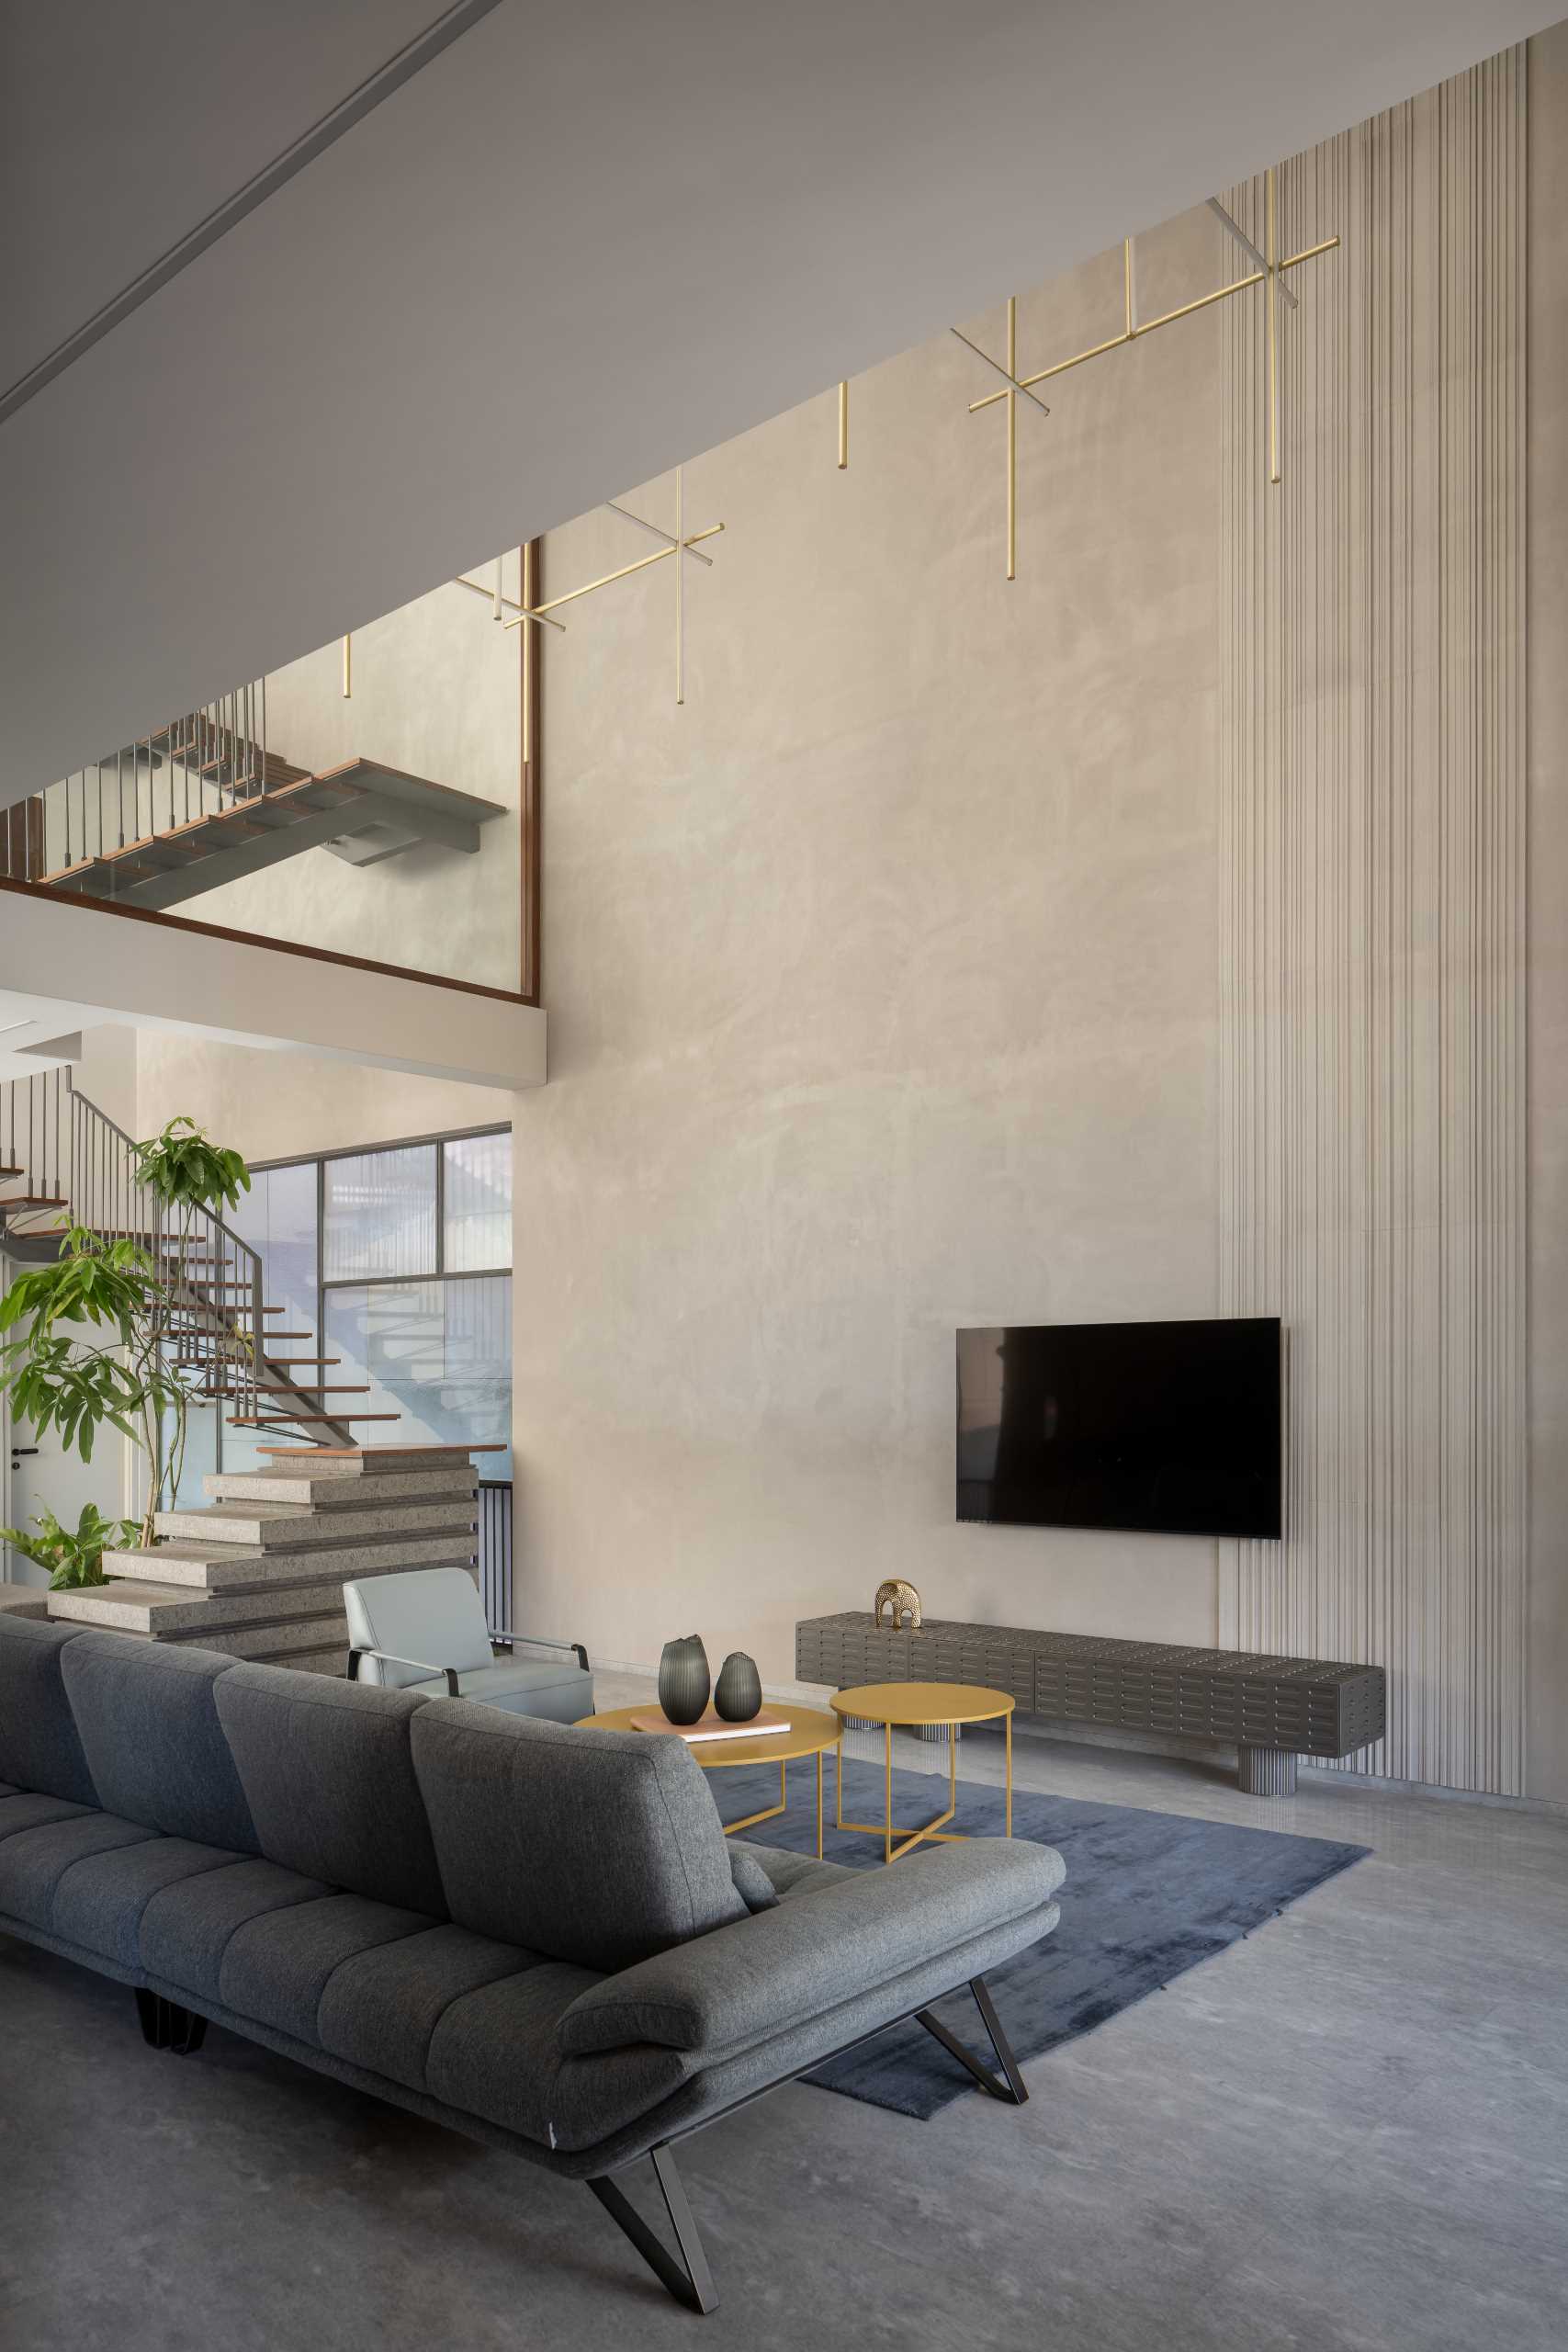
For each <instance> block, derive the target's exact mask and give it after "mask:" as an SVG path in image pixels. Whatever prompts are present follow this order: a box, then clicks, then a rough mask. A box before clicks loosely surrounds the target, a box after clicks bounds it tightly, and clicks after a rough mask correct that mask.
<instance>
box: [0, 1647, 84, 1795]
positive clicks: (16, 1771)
mask: <svg viewBox="0 0 1568 2352" xmlns="http://www.w3.org/2000/svg"><path fill="white" fill-rule="evenodd" d="M82 1634H83V1628H82V1627H81V1626H80V1625H54V1624H51V1623H48V1622H47V1621H46V1620H42V1619H39V1618H37V1617H16V1616H13V1615H12V1614H11V1612H10V1611H8V1610H3V1609H0V1781H9V1782H10V1783H11V1785H12V1787H13V1788H17V1789H37V1790H39V1792H41V1793H42V1794H43V1795H45V1796H51V1797H69V1798H70V1799H71V1801H72V1803H73V1804H97V1802H98V1792H97V1790H96V1788H95V1787H94V1785H93V1776H92V1774H91V1772H90V1771H89V1770H88V1769H87V1758H86V1757H85V1754H84V1753H83V1748H82V1737H81V1734H80V1733H79V1732H78V1731H77V1729H76V1719H75V1717H74V1716H73V1713H72V1712H71V1702H70V1700H69V1699H68V1698H67V1697H66V1694H65V1684H64V1681H63V1679H62V1675H61V1671H60V1666H61V1658H62V1654H63V1652H64V1651H65V1650H66V1649H68V1648H69V1647H70V1645H71V1644H72V1643H73V1642H74V1641H79V1640H80V1639H81V1638H82Z"/></svg>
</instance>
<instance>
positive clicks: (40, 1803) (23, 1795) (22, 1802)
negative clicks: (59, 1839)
mask: <svg viewBox="0 0 1568 2352" xmlns="http://www.w3.org/2000/svg"><path fill="white" fill-rule="evenodd" d="M92 1811H93V1807H92V1806H91V1805H87V1804H72V1803H71V1800H70V1799H69V1798H68V1797H42V1796H39V1793H38V1792H37V1791H36V1790H35V1789H12V1790H8V1791H7V1792H6V1795H5V1796H3V1797H0V1839H4V1838H14V1837H15V1836H16V1835H17V1831H18V1830H19V1829H41V1828H42V1827H43V1826H44V1825H45V1823H46V1822H51V1821H74V1820H75V1819H76V1818H77V1816H78V1815H81V1814H84V1813H91V1812H92Z"/></svg>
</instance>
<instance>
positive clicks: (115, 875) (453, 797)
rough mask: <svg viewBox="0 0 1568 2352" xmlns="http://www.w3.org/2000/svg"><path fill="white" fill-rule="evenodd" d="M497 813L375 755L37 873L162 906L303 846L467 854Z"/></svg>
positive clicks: (374, 854)
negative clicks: (427, 848)
mask: <svg viewBox="0 0 1568 2352" xmlns="http://www.w3.org/2000/svg"><path fill="white" fill-rule="evenodd" d="M296 775H298V771H296ZM505 814H506V811H505V809H503V808H502V805H501V803H500V802H499V801H494V800H481V799H480V798H479V797H478V795H477V794H474V793H471V792H455V791H453V790H452V789H451V787H450V786H446V785H443V784H433V783H432V782H431V781H430V780H429V778H428V777H425V776H415V775H405V774H404V773H403V771H402V770H401V769H400V768H390V767H388V766H386V765H385V764H384V763H382V762H380V761H377V760H350V761H348V762H347V763H345V764H344V766H343V767H340V768H333V769H330V770H328V771H327V772H326V773H324V774H323V775H303V776H298V780H297V781H295V782H291V783H286V784H282V785H279V786H276V789H274V788H271V787H270V786H269V788H268V789H267V790H266V791H265V792H263V793H256V794H254V796H253V797H250V798H248V799H244V800H241V801H238V802H236V803H235V804H234V805H233V806H232V807H231V808H229V809H221V810H211V811H209V812H208V813H207V814H205V815H202V816H197V817H193V818H191V819H190V820H188V821H187V822H186V823H184V824H181V825H177V826H175V827H173V828H171V829H170V830H169V831H162V832H155V833H152V834H151V835H149V836H147V837H145V838H143V839H141V840H139V841H134V842H127V843H126V845H125V847H124V848H123V849H118V848H117V849H113V850H109V851H107V852H105V853H103V854H99V855H95V856H90V857H83V858H79V859H78V860H77V861H76V862H75V863H74V864H73V865H67V866H62V867H61V868H60V869H58V871H56V872H55V873H52V874H48V875H45V876H44V877H43V879H44V880H45V882H46V883H48V884H49V885H50V886H51V887H52V888H55V889H59V890H69V891H73V892H76V893H79V894H80V895H82V896H83V897H85V898H95V899H114V900H115V901H116V902H117V903H118V904H119V905H124V906H136V907H152V908H160V909H161V908H165V907H173V906H178V905H179V904H180V903H181V901H182V900H183V899H194V898H197V897H198V896H199V895H200V893H201V892H202V891H204V890H213V889H216V888H218V887H219V885H220V883H224V882H236V881H239V880H241V879H243V876H246V875H248V874H259V873H261V872H263V871H264V870H265V868H266V867H267V866H269V865H279V864H280V863H281V862H282V861H283V860H284V859H285V858H290V857H297V856H299V854H300V853H301V852H302V851H304V850H307V849H317V848H333V849H337V848H340V847H341V848H343V849H344V854H348V856H349V862H350V863H351V864H355V865H366V864H374V863H377V862H378V860H379V859H380V858H383V857H390V856H395V855H397V854H399V853H400V852H401V851H402V850H405V849H412V847H414V845H415V844H416V843H417V842H434V843H436V844H437V845H438V846H440V847H442V848H445V849H453V850H460V851H463V852H465V853H467V854H470V855H471V854H473V853H474V852H475V851H477V850H478V848H479V827H480V826H481V825H487V824H490V823H491V821H492V820H494V819H495V818H497V817H502V816H504V815H505ZM356 843H357V844H358V851H357V854H355V844H356Z"/></svg>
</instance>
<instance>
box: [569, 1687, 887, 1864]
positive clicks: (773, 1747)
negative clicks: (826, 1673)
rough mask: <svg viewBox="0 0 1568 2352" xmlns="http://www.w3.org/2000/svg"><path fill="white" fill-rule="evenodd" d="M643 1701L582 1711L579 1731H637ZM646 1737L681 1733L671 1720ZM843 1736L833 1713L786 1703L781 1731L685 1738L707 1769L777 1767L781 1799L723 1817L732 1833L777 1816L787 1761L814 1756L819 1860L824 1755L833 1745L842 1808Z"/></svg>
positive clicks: (785, 1790) (784, 1797)
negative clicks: (636, 1704)
mask: <svg viewBox="0 0 1568 2352" xmlns="http://www.w3.org/2000/svg"><path fill="white" fill-rule="evenodd" d="M647 1712H648V1704H647V1702H646V1701H645V1702H643V1704H642V1705H641V1706H640V1707H611V1708H608V1709H606V1711H605V1713H604V1714H601V1715H583V1716H582V1717H581V1720H580V1723H579V1726H578V1727H579V1729H580V1730H589V1731H633V1732H635V1731H637V1730H638V1726H637V1724H635V1723H634V1722H633V1720H632V1718H633V1717H634V1716H635V1715H640V1714H646V1713H647ZM638 1736H639V1737H641V1738H644V1739H664V1738H669V1739H679V1737H680V1736H681V1735H680V1732H679V1731H678V1730H677V1728H676V1726H675V1725H674V1724H671V1726H670V1729H669V1731H668V1732H667V1733H665V1732H639V1734H638ZM843 1739H844V1726H843V1724H841V1723H840V1720H839V1718H838V1717H837V1715H829V1714H824V1713H823V1711H822V1709H821V1708H820V1707H797V1706H795V1705H794V1704H793V1703H789V1725H788V1728H787V1730H784V1731H760V1732H753V1733H750V1734H748V1735H747V1736H744V1737H741V1738H737V1739H700V1740H688V1742H687V1743H686V1744H687V1746H688V1747H690V1748H691V1751H692V1754H693V1755H694V1757H695V1758H696V1759H697V1762H698V1763H699V1764H700V1765H701V1766H702V1768H703V1770H704V1771H705V1772H720V1771H724V1770H734V1769H735V1768H736V1767H737V1766H739V1765H742V1764H776V1765H777V1766H778V1768H779V1801H778V1803H777V1804H768V1805H764V1806H763V1807H762V1809H761V1812H760V1813H748V1814H746V1815H743V1816H742V1817H741V1819H740V1820H739V1821H727V1822H726V1823H725V1824H724V1834H725V1836H726V1837H727V1838H733V1837H734V1836H735V1834H736V1832H737V1830H740V1829H755V1827H756V1826H757V1824H758V1823H759V1822H760V1821H775V1820H776V1819H777V1818H778V1816H779V1815H780V1814H781V1813H783V1812H784V1811H785V1810H786V1809H787V1807H788V1804H789V1782H788V1780H787V1778H786V1774H787V1772H788V1769H789V1766H790V1765H791V1764H792V1763H793V1762H794V1761H795V1758H796V1757H798V1756H815V1757H816V1758H817V1859H818V1861H820V1860H822V1758H823V1756H824V1755H825V1753H826V1752H827V1750H828V1749H829V1747H831V1748H833V1749H834V1750H836V1752H837V1754H838V1757H839V1760H840V1770H839V1772H838V1774H837V1776H836V1777H837V1778H838V1780H839V1781H840V1795H839V1809H840V1812H841V1811H842V1810H843V1792H842V1781H843V1769H842V1767H843Z"/></svg>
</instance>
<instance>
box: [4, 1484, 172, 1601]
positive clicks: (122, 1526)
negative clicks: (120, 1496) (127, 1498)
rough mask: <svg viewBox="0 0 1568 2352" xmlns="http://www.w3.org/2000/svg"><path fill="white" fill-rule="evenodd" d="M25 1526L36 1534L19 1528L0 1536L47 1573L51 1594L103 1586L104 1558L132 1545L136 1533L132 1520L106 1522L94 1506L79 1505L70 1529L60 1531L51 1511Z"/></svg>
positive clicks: (9, 1530)
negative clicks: (35, 1532)
mask: <svg viewBox="0 0 1568 2352" xmlns="http://www.w3.org/2000/svg"><path fill="white" fill-rule="evenodd" d="M28 1526H29V1527H36V1528H37V1530H38V1533H37V1534H36V1535H26V1534H24V1533H23V1532H22V1530H21V1529H20V1528H19V1527H0V1536H3V1537H4V1538H5V1540H6V1543H7V1544H10V1545H11V1546H12V1547H13V1549H14V1550H16V1551H17V1552H20V1554H21V1555H22V1557H23V1558H24V1559H25V1560H30V1561H31V1562H32V1563H33V1566H35V1567H39V1568H47V1569H48V1571H49V1589H50V1590H51V1592H70V1591H72V1590H73V1589H75V1588H77V1587H79V1586H81V1585H86V1584H104V1583H106V1582H107V1578H106V1577H105V1575H104V1569H103V1558H104V1554H105V1553H106V1552H110V1551H113V1552H118V1551H122V1550H124V1548H125V1547H126V1545H127V1544H134V1543H135V1541H136V1538H137V1535H138V1533H139V1532H140V1531H139V1530H138V1527H137V1524H136V1521H135V1520H133V1519H106V1518H105V1517H104V1515H103V1513H102V1511H101V1510H99V1509H98V1507H97V1504H96V1503H85V1504H84V1505H83V1507H82V1516H81V1518H80V1519H79V1520H78V1521H76V1525H75V1527H74V1528H69V1527H62V1525H61V1523H60V1521H58V1520H57V1519H56V1517H55V1516H54V1513H53V1512H52V1511H51V1510H45V1511H40V1512H39V1515H38V1517H37V1518H36V1519H31V1520H29V1521H28Z"/></svg>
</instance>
